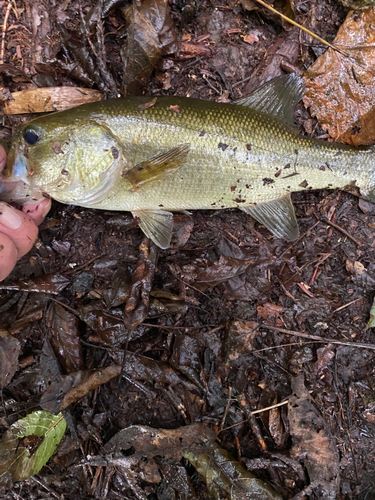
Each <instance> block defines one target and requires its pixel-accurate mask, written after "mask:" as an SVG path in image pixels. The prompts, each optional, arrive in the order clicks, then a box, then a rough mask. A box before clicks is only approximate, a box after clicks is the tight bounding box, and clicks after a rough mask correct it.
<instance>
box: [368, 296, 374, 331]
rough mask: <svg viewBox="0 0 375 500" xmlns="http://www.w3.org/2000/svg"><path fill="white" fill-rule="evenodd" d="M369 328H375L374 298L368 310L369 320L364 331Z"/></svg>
mask: <svg viewBox="0 0 375 500" xmlns="http://www.w3.org/2000/svg"><path fill="white" fill-rule="evenodd" d="M369 328H375V297H374V301H373V303H372V306H371V309H370V319H369V321H368V323H367V325H366V330H368V329H369Z"/></svg>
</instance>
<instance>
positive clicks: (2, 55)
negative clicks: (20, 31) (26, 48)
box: [0, 2, 12, 64]
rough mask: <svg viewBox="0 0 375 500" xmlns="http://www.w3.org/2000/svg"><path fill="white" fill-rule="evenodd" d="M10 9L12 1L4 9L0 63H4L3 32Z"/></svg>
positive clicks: (5, 28)
mask: <svg viewBox="0 0 375 500" xmlns="http://www.w3.org/2000/svg"><path fill="white" fill-rule="evenodd" d="M11 9H12V2H9V3H8V5H7V9H6V11H5V16H4V23H3V30H2V34H1V49H0V64H4V53H5V33H6V30H7V24H8V18H9V14H10V11H11Z"/></svg>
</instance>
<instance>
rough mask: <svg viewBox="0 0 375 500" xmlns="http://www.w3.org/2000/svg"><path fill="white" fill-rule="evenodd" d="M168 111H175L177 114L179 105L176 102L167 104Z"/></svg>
mask: <svg viewBox="0 0 375 500" xmlns="http://www.w3.org/2000/svg"><path fill="white" fill-rule="evenodd" d="M169 111H170V112H171V113H177V114H178V113H179V112H180V106H179V105H178V104H171V105H170V106H169Z"/></svg>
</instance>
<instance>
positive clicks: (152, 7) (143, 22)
mask: <svg viewBox="0 0 375 500" xmlns="http://www.w3.org/2000/svg"><path fill="white" fill-rule="evenodd" d="M126 21H127V25H128V39H127V43H126V45H125V47H124V48H123V51H122V59H123V63H124V82H123V83H124V87H125V93H126V94H128V95H134V94H139V93H140V89H142V87H143V86H144V85H145V83H146V82H147V80H148V78H149V77H150V75H151V73H152V71H153V70H154V68H155V66H156V64H157V62H158V61H159V59H160V58H161V56H162V55H166V54H171V53H174V52H176V51H177V36H176V32H175V28H174V23H173V21H172V18H171V15H170V9H169V4H168V1H167V0H145V1H143V2H139V3H136V2H133V4H132V5H131V6H130V7H129V8H128V9H127V11H126Z"/></svg>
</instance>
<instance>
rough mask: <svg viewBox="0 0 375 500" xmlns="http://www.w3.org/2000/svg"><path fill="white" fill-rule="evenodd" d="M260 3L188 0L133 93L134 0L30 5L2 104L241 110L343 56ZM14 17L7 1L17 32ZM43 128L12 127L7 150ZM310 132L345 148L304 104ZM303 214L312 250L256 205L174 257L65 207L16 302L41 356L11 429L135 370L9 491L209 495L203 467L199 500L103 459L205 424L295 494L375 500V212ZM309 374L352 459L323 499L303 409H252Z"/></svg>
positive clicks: (178, 229)
mask: <svg viewBox="0 0 375 500" xmlns="http://www.w3.org/2000/svg"><path fill="white" fill-rule="evenodd" d="M276 3H277V2H276ZM249 4H250V2H246V1H244V2H242V3H241V2H237V1H235V0H211V1H208V0H170V2H169V5H170V10H171V19H172V22H173V25H174V29H175V33H176V39H175V41H172V44H173V43H175V44H177V48H176V47H174V48H173V49H171V50H172V52H171V53H167V54H164V55H162V57H160V60H159V61H158V63H157V66H156V68H155V69H154V70H153V72H152V74H151V76H149V77H148V78H147V80H145V81H143V82H142V84H139V82H138V83H137V85H136V86H135V87H136V88H135V90H134V89H130V90H129V87H131V85H129V82H127V84H126V83H125V82H126V75H124V64H125V63H124V61H125V62H126V57H127V56H126V47H127V45H126V44H127V43H128V39H129V36H130V35H129V32H128V26H129V24H128V21H127V19H126V15H125V8H126V7H127V6H128V5H129V4H127V3H126V2H117V1H107V2H101V1H99V2H96V1H95V2H87V1H85V0H62V1H61V2H56V1H55V0H37V1H31V0H17V1H16V2H13V3H12V4H11V8H10V9H9V17H8V20H7V29H6V31H5V32H4V38H3V40H4V53H3V54H2V56H3V58H4V61H3V64H1V65H0V78H1V85H2V91H3V92H2V96H3V97H2V99H3V100H4V101H6V100H7V99H9V92H14V91H18V90H25V89H29V88H38V87H51V86H62V85H65V86H73V85H76V86H81V87H87V88H95V89H98V90H100V91H102V92H103V93H104V95H105V97H116V96H118V95H123V94H124V93H125V92H126V91H128V92H129V91H131V92H133V91H134V92H141V93H145V94H147V95H150V96H158V95H178V96H190V97H199V98H201V99H206V100H216V101H222V102H230V101H232V100H233V99H237V98H240V97H242V96H245V95H247V94H248V93H250V92H251V91H252V90H254V89H256V88H257V87H258V86H259V85H260V84H262V83H263V82H265V81H266V80H267V79H269V78H270V77H273V76H278V75H281V74H282V73H283V72H284V71H283V69H282V67H284V68H285V67H288V68H293V67H295V68H298V69H299V70H301V71H304V70H305V69H307V68H308V67H309V66H310V65H311V64H312V63H313V62H314V61H315V60H316V57H317V56H318V55H319V54H321V53H322V52H323V51H324V50H325V49H324V47H323V46H322V45H320V44H319V43H318V42H316V41H313V39H312V38H311V37H310V36H309V35H306V34H305V33H302V32H300V31H299V30H298V29H297V28H293V27H291V26H290V25H288V24H287V23H284V22H281V21H280V20H279V18H278V17H277V16H274V15H272V16H270V15H268V13H267V11H266V10H264V9H260V10H259V9H258V10H249V9H246V8H245V7H246V6H248V7H249ZM285 4H286V2H278V5H279V7H280V8H284V7H285ZM7 6H8V3H7V2H5V1H0V8H1V12H2V20H4V16H5V13H6V10H7ZM289 6H290V4H289ZM249 8H250V7H249ZM346 13H347V10H346V9H345V8H344V7H343V6H342V5H341V4H340V3H338V2H336V1H334V0H322V1H319V2H316V1H312V0H311V1H310V0H307V1H299V0H296V1H295V2H294V16H295V19H296V20H297V21H298V22H299V23H301V24H303V25H304V26H306V27H308V28H309V29H310V30H312V31H314V32H315V33H317V34H318V35H320V36H321V37H323V38H325V39H327V40H332V39H333V38H334V36H335V34H336V33H337V30H338V28H339V26H340V25H341V24H342V22H343V21H344V19H345V16H346ZM2 22H3V21H2ZM30 118H31V116H30V114H25V115H4V114H3V115H2V126H1V128H0V135H1V138H4V139H5V140H8V139H9V138H10V137H11V135H12V133H13V132H14V130H15V128H16V127H17V125H19V123H21V122H23V121H26V120H29V119H30ZM296 121H297V124H298V126H299V128H300V131H301V133H304V134H308V133H310V135H313V136H315V137H322V136H323V137H326V134H325V133H324V131H323V130H322V129H320V127H319V126H318V124H317V122H316V121H314V120H312V119H311V117H310V115H309V113H308V111H307V110H306V109H304V108H303V106H302V105H299V107H298V109H297V111H296ZM293 202H294V205H295V207H296V213H297V216H298V222H299V225H300V232H301V237H300V238H299V239H298V240H297V241H296V242H295V243H294V244H289V243H286V242H285V241H283V240H279V239H276V238H275V237H273V236H272V235H271V234H270V233H269V232H268V231H267V229H265V228H264V227H263V226H260V225H259V224H258V223H256V222H254V221H253V220H251V219H250V218H249V217H248V216H246V215H245V214H244V213H242V212H240V211H239V210H222V211H197V212H194V213H192V214H191V215H184V214H178V215H176V216H175V220H174V235H173V241H172V246H171V248H170V249H167V250H160V249H157V248H156V247H155V246H154V245H153V244H152V243H150V242H149V241H148V240H147V239H145V238H144V236H143V234H142V233H141V231H140V229H139V228H138V227H137V225H136V224H135V223H134V221H133V219H132V217H131V216H130V214H128V213H116V212H103V211H97V210H90V209H84V208H80V207H74V206H65V205H62V204H59V203H57V202H54V204H53V208H52V210H51V212H50V213H49V215H48V217H47V219H46V220H45V222H44V223H43V225H42V227H41V230H40V235H39V240H38V242H37V243H36V245H35V246H34V248H33V249H32V251H31V252H30V253H29V254H28V255H26V256H25V257H23V258H22V259H21V261H19V263H18V264H17V266H16V268H15V270H14V271H13V272H12V274H11V275H10V276H9V278H7V280H6V282H5V284H4V286H3V288H2V289H1V291H0V312H1V323H2V327H3V329H4V330H8V331H9V332H10V333H11V334H12V336H14V337H15V338H17V339H18V340H19V342H20V345H21V354H20V357H19V366H18V370H17V372H16V374H15V376H14V377H13V379H12V381H11V382H10V383H8V384H7V385H6V387H5V388H4V389H3V393H2V406H1V408H0V430H1V431H5V430H6V429H7V428H8V427H9V426H10V425H11V424H12V423H14V422H15V421H16V420H17V419H19V418H21V417H23V416H25V415H26V414H27V413H30V412H31V411H35V410H37V409H39V408H40V404H41V398H42V395H43V393H44V392H45V391H46V389H47V387H48V386H49V385H50V384H51V382H52V381H53V380H55V379H56V377H58V376H62V375H68V374H70V373H73V372H77V371H83V370H93V369H98V368H103V367H108V366H111V365H120V366H121V367H122V374H121V375H120V376H117V377H115V378H113V379H112V380H111V381H109V382H108V383H106V384H103V385H100V386H98V387H97V388H96V389H95V390H92V391H91V392H89V393H88V394H87V395H86V396H85V397H83V398H82V399H80V400H78V401H76V402H75V403H74V404H72V405H71V406H70V407H69V408H68V409H67V410H65V411H64V415H65V418H66V419H67V422H68V431H67V432H66V435H65V437H64V438H63V441H62V443H61V445H60V446H59V448H58V449H57V452H56V453H55V455H54V456H53V457H52V458H51V460H50V461H49V462H48V465H47V466H45V467H44V468H43V469H42V470H41V472H40V473H39V474H38V475H37V476H35V478H30V479H28V480H27V481H24V482H22V483H21V482H17V483H14V484H8V485H7V486H4V487H3V488H2V491H1V492H0V497H1V498H4V499H13V498H65V499H67V500H70V499H78V498H79V499H86V498H87V499H88V498H108V499H119V498H149V499H159V498H160V499H165V498H176V499H177V498H198V499H203V498H208V490H207V487H206V484H205V482H204V481H203V480H202V479H201V478H200V477H199V475H198V474H197V472H196V471H195V469H194V468H193V467H192V466H191V465H190V464H189V463H188V462H187V460H185V459H182V460H180V462H179V463H180V465H182V466H183V467H184V468H185V469H186V470H187V474H188V476H189V478H190V482H191V485H192V490H191V491H193V492H194V496H190V497H189V496H183V495H182V493H181V492H178V489H176V488H175V489H173V488H171V487H170V486H168V484H169V483H170V481H169V480H168V477H169V476H168V474H167V472H166V465H165V464H164V469H163V470H164V476H163V475H162V479H161V481H159V482H154V483H153V482H151V481H146V480H139V483H138V484H137V488H138V489H135V487H134V485H132V484H131V481H130V482H129V480H127V479H126V478H124V476H123V475H122V474H121V473H120V472H119V471H116V468H113V467H112V468H111V467H105V466H103V465H101V466H97V467H95V466H90V465H87V464H86V462H87V460H88V457H95V456H98V455H100V453H101V450H102V449H103V446H104V445H105V444H106V443H108V441H109V440H110V439H111V438H112V437H113V436H115V435H116V433H117V432H118V431H119V430H120V429H124V428H127V427H129V426H131V425H147V426H150V427H153V428H158V429H159V428H160V429H177V428H180V427H183V426H186V425H189V424H193V423H204V424H205V425H207V426H209V427H210V428H211V429H213V430H214V431H215V432H216V435H217V442H218V443H220V445H221V447H223V448H224V449H226V450H227V451H229V452H230V453H231V455H232V456H233V457H234V459H236V460H238V461H239V462H241V463H242V464H243V465H244V466H246V467H247V468H248V470H251V471H252V472H254V474H256V475H257V476H258V477H260V478H261V479H264V480H265V481H268V482H269V484H271V485H272V486H273V488H274V489H275V490H276V491H277V492H278V493H279V494H280V495H281V497H282V498H286V499H291V498H319V499H325V498H338V499H340V500H341V499H342V500H343V499H357V498H362V499H371V498H375V483H374V477H375V465H374V463H375V462H374V458H375V457H374V446H373V443H374V436H375V406H374V401H375V390H374V384H375V378H374V359H375V353H374V350H373V349H371V345H375V344H374V342H373V339H374V332H373V329H372V328H369V329H367V328H366V325H367V323H368V321H369V317H370V309H371V305H372V300H373V295H374V290H375V264H374V263H375V233H374V228H375V218H374V215H375V208H374V206H373V205H371V204H370V203H365V202H362V201H359V200H358V198H356V197H355V196H352V195H350V194H348V193H344V192H341V191H317V192H307V193H299V194H296V195H293ZM7 285H12V286H7ZM313 336H315V337H313ZM317 336H318V337H319V338H317ZM351 343H353V344H366V345H367V346H363V347H359V346H355V345H354V346H353V345H350V344H351ZM124 353H125V354H124ZM301 374H303V379H304V384H305V386H306V388H307V390H308V391H310V398H311V401H310V402H311V405H312V406H313V407H314V408H315V410H314V411H315V412H316V414H319V418H320V419H321V420H320V421H321V424H319V425H322V428H323V427H324V429H325V431H324V432H326V434H327V436H328V438H327V440H328V441H329V446H330V447H331V450H332V447H333V449H334V451H335V453H336V454H335V455H334V456H335V457H336V458H335V460H336V461H337V464H336V465H337V477H334V478H331V483H330V482H329V480H327V484H325V486H322V487H317V486H316V485H317V484H318V483H317V481H318V479H317V478H318V477H319V475H322V476H324V475H325V470H326V468H327V466H328V465H329V464H327V460H328V455H324V453H322V457H321V458H320V459H319V460H320V461H319V460H318V461H317V462H316V463H315V465H314V467H315V468H314V470H312V469H311V467H309V464H308V463H307V462H306V453H305V452H304V444H303V443H302V444H301V443H300V448H298V439H297V435H298V432H297V431H296V427H298V428H300V426H301V425H302V424H301V418H302V417H301V416H299V417H296V415H294V417H293V419H292V418H291V415H290V414H288V409H287V406H286V405H281V406H278V407H276V408H274V409H272V410H269V411H264V412H260V413H257V414H254V415H253V414H252V412H254V411H255V410H260V409H263V408H268V407H270V406H273V405H275V404H278V403H283V402H286V401H287V398H288V397H289V396H290V395H291V394H292V383H293V380H295V379H296V377H297V376H299V375H301ZM54 398H55V399H58V395H57V394H55V396H54ZM50 411H52V410H50ZM311 411H312V410H311ZM296 419H297V420H298V422H297V424H296ZM309 425H311V421H310V422H307V423H306V428H308V427H309ZM301 439H302V441H303V438H301ZM311 439H312V442H313V443H314V442H315V443H317V441H314V440H315V439H316V436H315V437H312V438H311ZM304 453H305V454H304ZM160 456H162V450H161V452H160ZM166 463H167V462H166ZM310 465H311V464H310ZM160 467H162V465H160ZM298 467H299V468H298ZM301 470H302V472H301ZM168 481H169V483H168ZM318 482H319V481H318ZM170 484H171V483H170ZM172 490H173V491H172ZM304 491H305V493H301V492H304ZM332 492H333V493H332ZM189 494H190V495H193V493H189ZM173 495H174V496H173ZM298 495H300V496H298ZM332 495H335V496H332Z"/></svg>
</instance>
